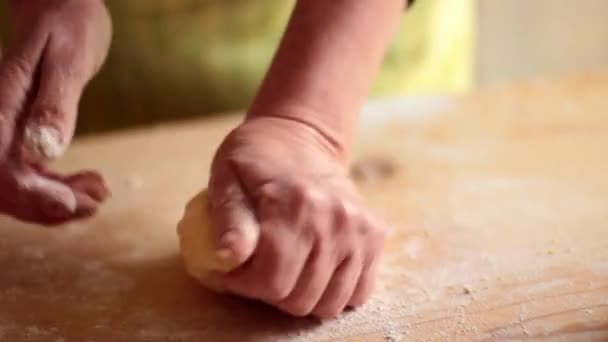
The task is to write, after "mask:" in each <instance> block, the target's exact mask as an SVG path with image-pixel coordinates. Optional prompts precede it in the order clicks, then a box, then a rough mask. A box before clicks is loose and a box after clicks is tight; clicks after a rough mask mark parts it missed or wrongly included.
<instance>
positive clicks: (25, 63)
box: [4, 56, 34, 83]
mask: <svg viewBox="0 0 608 342" xmlns="http://www.w3.org/2000/svg"><path fill="white" fill-rule="evenodd" d="M33 69H34V63H33V62H32V61H31V60H30V59H29V58H27V57H25V56H16V57H14V58H12V59H10V61H7V63H6V65H5V67H4V72H5V73H6V75H4V77H6V78H13V79H14V80H16V81H20V82H21V83H25V81H26V80H27V78H28V77H31V76H30V75H31V74H32V72H33Z"/></svg>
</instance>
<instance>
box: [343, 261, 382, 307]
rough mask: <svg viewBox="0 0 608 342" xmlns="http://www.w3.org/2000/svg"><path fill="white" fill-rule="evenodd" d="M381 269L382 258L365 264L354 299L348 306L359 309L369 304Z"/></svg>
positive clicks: (354, 292)
mask: <svg viewBox="0 0 608 342" xmlns="http://www.w3.org/2000/svg"><path fill="white" fill-rule="evenodd" d="M379 267H380V258H374V259H371V260H369V262H368V263H366V264H364V266H363V270H362V271H361V276H360V277H359V281H358V283H357V286H356V287H355V290H354V291H353V294H352V297H351V298H350V300H349V301H348V306H352V307H358V306H361V305H363V304H365V303H366V302H367V300H368V299H369V298H370V296H371V294H372V292H373V291H374V287H375V285H376V275H377V273H378V268H379Z"/></svg>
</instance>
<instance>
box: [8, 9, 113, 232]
mask: <svg viewBox="0 0 608 342" xmlns="http://www.w3.org/2000/svg"><path fill="white" fill-rule="evenodd" d="M8 3H9V8H10V12H11V18H12V19H13V24H14V25H13V28H14V30H13V32H14V35H13V39H12V42H11V43H10V44H9V45H8V46H7V48H6V50H5V51H4V52H5V54H4V55H3V56H2V57H3V58H2V61H1V62H0V193H1V194H0V212H3V213H5V214H8V215H11V216H14V217H16V218H19V219H22V220H25V221H30V222H35V223H41V224H59V223H63V222H65V221H68V220H71V219H76V218H82V217H86V216H89V215H91V214H92V213H93V212H94V211H95V209H96V208H97V206H98V204H99V202H100V201H101V200H103V199H104V198H105V197H106V196H107V193H108V192H107V189H106V188H105V185H104V182H103V180H102V178H101V177H100V176H99V175H98V174H97V173H95V172H92V171H83V172H78V173H77V174H75V175H72V176H61V175H57V174H54V173H52V172H50V171H48V170H47V169H46V163H47V162H48V161H50V160H53V159H56V158H58V157H60V156H61V155H62V154H63V152H64V151H65V149H66V148H67V146H68V145H69V143H70V141H71V139H72V136H73V133H74V127H75V123H76V118H77V112H78V102H79V101H80V96H81V94H82V91H83V89H84V87H85V85H86V84H87V82H88V81H89V80H90V79H91V78H92V77H93V76H94V75H95V74H96V73H97V71H98V70H99V68H100V67H101V65H102V64H103V61H104V59H105V57H106V55H107V51H108V48H109V43H110V37H111V22H110V18H109V15H108V13H107V11H106V9H105V6H104V4H103V1H102V0H47V1H20V0H9V1H8Z"/></svg>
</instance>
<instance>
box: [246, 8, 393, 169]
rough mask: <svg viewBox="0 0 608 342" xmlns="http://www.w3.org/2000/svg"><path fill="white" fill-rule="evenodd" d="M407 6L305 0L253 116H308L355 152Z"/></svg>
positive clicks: (338, 146)
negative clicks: (360, 123)
mask: <svg viewBox="0 0 608 342" xmlns="http://www.w3.org/2000/svg"><path fill="white" fill-rule="evenodd" d="M403 7H404V2H403V0H335V1H327V0H299V1H298V4H297V5H296V8H295V10H294V13H293V15H292V18H291V21H290V23H289V25H288V28H287V31H286V33H285V36H284V37H283V41H282V43H281V46H280V47H279V50H278V52H277V54H276V56H275V59H274V61H273V63H272V66H271V68H270V70H269V71H268V74H267V75H266V79H265V80H264V82H263V84H262V86H261V88H260V90H259V93H258V95H257V97H256V99H255V101H254V103H253V105H252V107H251V109H250V112H249V115H248V117H249V118H252V117H259V116H278V117H287V118H290V119H293V120H297V121H300V122H303V123H305V124H306V125H309V126H311V127H313V128H315V129H316V130H318V131H319V132H320V133H321V134H323V135H324V136H325V137H327V138H329V141H330V142H331V144H332V145H333V148H335V150H336V153H337V154H338V155H339V157H342V158H347V157H348V154H349V150H350V145H351V141H352V137H353V134H354V130H355V126H356V122H357V115H358V112H359V110H360V107H361V104H362V102H363V101H364V99H365V97H366V95H367V93H368V91H369V88H370V86H371V84H372V81H373V78H374V75H375V73H376V71H377V69H378V68H379V66H380V64H381V62H382V59H383V56H384V53H385V51H386V49H387V48H388V46H389V43H390V40H391V38H392V36H393V33H394V32H395V31H396V28H397V25H398V22H399V17H400V16H401V14H402V13H403Z"/></svg>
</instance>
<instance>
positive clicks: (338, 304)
mask: <svg viewBox="0 0 608 342" xmlns="http://www.w3.org/2000/svg"><path fill="white" fill-rule="evenodd" d="M362 267H363V265H362V263H361V258H359V257H357V256H352V257H349V258H347V259H345V260H344V261H343V262H342V263H341V264H340V266H338V268H337V269H336V271H335V273H334V275H333V277H332V279H331V281H330V282H329V285H327V289H326V290H325V293H324V294H323V296H322V297H321V299H320V300H319V303H318V304H317V306H316V307H315V308H314V310H313V314H314V315H315V316H317V317H319V318H325V319H327V318H334V317H336V316H338V315H339V314H340V313H342V311H344V308H345V307H346V305H347V304H348V302H349V300H350V299H351V297H352V295H353V292H354V290H355V286H356V285H357V281H358V279H359V276H360V275H361V269H362Z"/></svg>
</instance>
